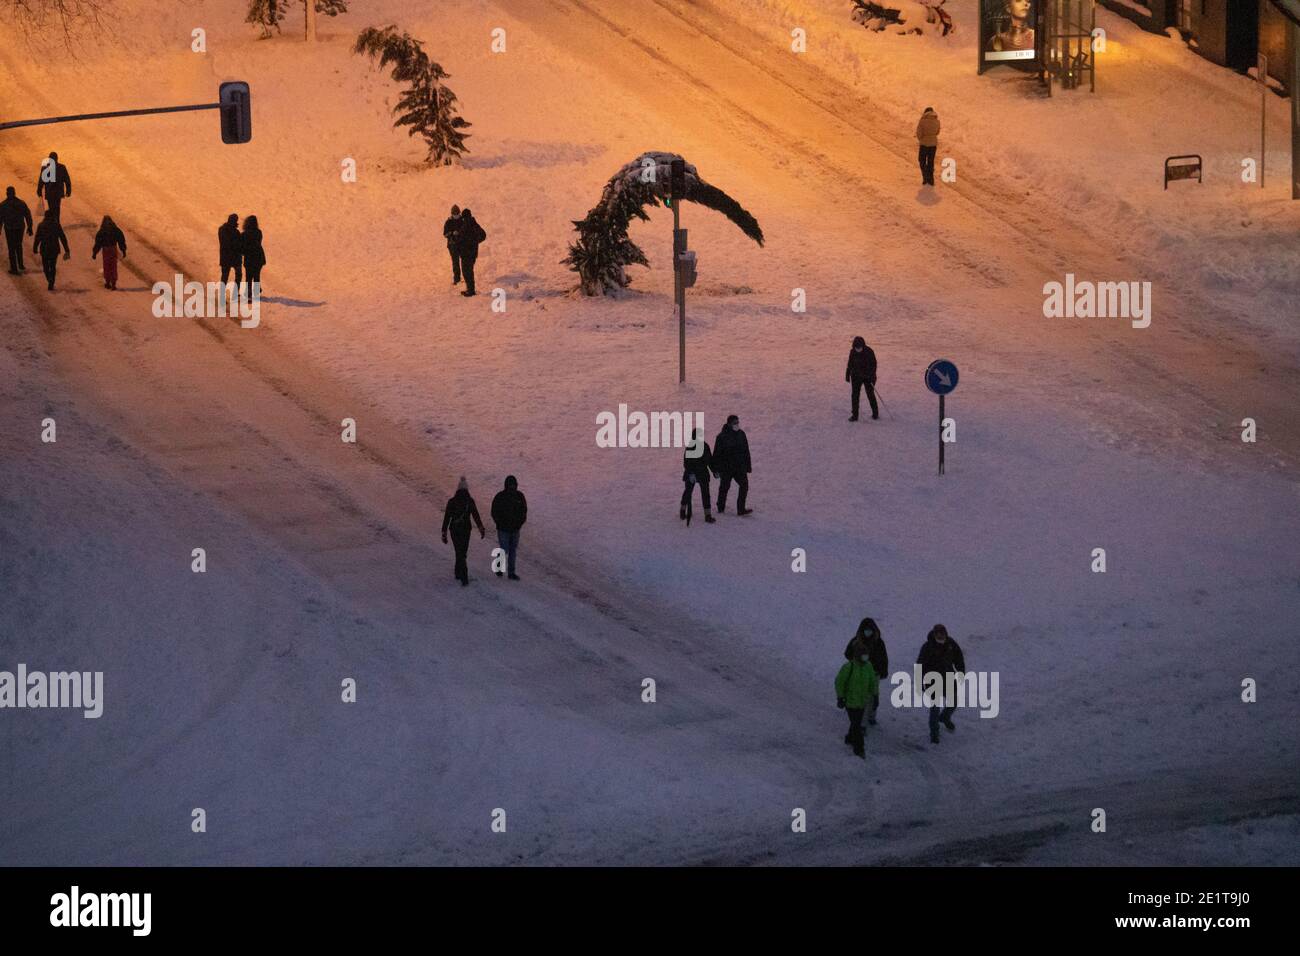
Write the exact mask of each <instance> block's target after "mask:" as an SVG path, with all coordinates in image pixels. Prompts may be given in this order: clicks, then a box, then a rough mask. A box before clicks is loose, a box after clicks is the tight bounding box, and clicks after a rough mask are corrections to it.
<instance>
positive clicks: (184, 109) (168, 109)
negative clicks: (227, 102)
mask: <svg viewBox="0 0 1300 956" xmlns="http://www.w3.org/2000/svg"><path fill="white" fill-rule="evenodd" d="M217 109H221V104H220V103H201V104H199V105H197V106H160V107H157V108H155V109H148V110H118V111H117V112H114V113H79V114H77V115H76V116H51V117H50V118H49V119H33V120H15V121H13V122H10V123H0V129H16V128H17V127H19V126H48V125H50V124H51V123H76V122H79V121H80V120H95V119H114V118H115V117H118V116H149V115H151V114H153V113H192V112H194V111H195V110H217Z"/></svg>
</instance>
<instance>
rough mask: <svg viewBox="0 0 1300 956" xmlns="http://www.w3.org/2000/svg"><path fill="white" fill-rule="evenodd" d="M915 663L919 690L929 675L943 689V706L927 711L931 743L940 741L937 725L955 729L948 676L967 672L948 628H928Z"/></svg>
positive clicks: (958, 648)
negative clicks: (928, 630)
mask: <svg viewBox="0 0 1300 956" xmlns="http://www.w3.org/2000/svg"><path fill="white" fill-rule="evenodd" d="M916 662H917V663H918V664H920V665H921V687H922V688H924V687H925V684H926V680H927V679H928V678H929V675H930V674H938V675H939V680H940V681H942V682H943V684H942V685H941V686H942V687H943V688H944V690H943V707H931V708H930V743H932V744H937V743H938V742H939V724H941V723H942V724H943V725H944V726H945V727H947V728H948V730H949V731H954V730H956V729H957V728H956V727H955V726H954V725H953V722H952V715H953V713H954V712H955V711H956V710H957V706H956V701H954V700H949V699H948V697H947V675H948V674H950V673H955V674H961V672H962V671H964V670H965V669H966V658H965V657H964V656H963V655H962V652H961V648H960V647H958V646H957V642H956V641H954V640H953V639H952V638H951V637H949V636H948V629H947V628H946V627H944V626H943V625H942V624H936V625H935V626H934V627H932V628H930V633H929V634H927V635H926V638H925V643H924V644H922V645H921V653H920V654H918V655H916Z"/></svg>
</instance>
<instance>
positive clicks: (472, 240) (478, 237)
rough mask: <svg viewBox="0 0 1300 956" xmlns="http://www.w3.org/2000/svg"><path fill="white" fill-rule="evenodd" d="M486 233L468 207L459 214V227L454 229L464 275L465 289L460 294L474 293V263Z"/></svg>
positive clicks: (461, 269)
mask: <svg viewBox="0 0 1300 956" xmlns="http://www.w3.org/2000/svg"><path fill="white" fill-rule="evenodd" d="M486 239H487V233H486V232H485V231H484V230H483V227H482V226H480V225H479V224H478V220H476V219H475V218H474V214H473V213H471V212H470V211H469V210H468V209H466V210H464V211H463V212H462V213H461V214H460V227H459V228H458V229H457V230H456V252H457V253H458V254H459V255H460V271H461V275H463V276H464V277H465V291H464V292H462V293H461V295H465V296H469V295H475V294H476V293H475V291H474V263H475V262H476V261H477V260H478V247H479V244H480V243H482V242H483V241H484V240H486Z"/></svg>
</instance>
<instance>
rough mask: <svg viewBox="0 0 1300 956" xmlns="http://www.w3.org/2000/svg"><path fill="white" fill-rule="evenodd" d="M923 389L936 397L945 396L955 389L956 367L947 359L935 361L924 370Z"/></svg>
mask: <svg viewBox="0 0 1300 956" xmlns="http://www.w3.org/2000/svg"><path fill="white" fill-rule="evenodd" d="M925 387H926V388H928V389H929V390H930V391H932V392H934V394H936V395H947V394H948V393H949V392H951V391H952V390H953V389H954V388H956V387H957V366H955V365H953V364H952V363H951V362H949V361H948V360H947V359H935V360H934V361H933V362H931V363H930V367H929V368H927V369H926V370H925Z"/></svg>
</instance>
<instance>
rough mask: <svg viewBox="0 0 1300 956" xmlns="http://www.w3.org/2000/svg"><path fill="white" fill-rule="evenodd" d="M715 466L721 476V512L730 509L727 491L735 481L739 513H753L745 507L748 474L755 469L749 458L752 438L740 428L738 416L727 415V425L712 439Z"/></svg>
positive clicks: (719, 497)
mask: <svg viewBox="0 0 1300 956" xmlns="http://www.w3.org/2000/svg"><path fill="white" fill-rule="evenodd" d="M713 465H714V468H715V469H716V470H717V475H718V514H722V513H723V512H724V511H726V510H727V491H728V490H729V489H730V488H731V483H732V481H735V483H736V488H737V489H739V492H738V494H737V496H736V514H738V515H747V514H750V513H751V510H752V509H750V508H746V507H745V497H746V496H747V495H748V494H749V473H750V472H751V471H753V470H754V469H753V468H752V467H751V463H750V460H749V439H748V438H746V437H745V433H744V432H743V431H741V428H740V418H739V417H738V416H736V415H728V416H727V424H726V425H724V426H723V427H722V431H720V432H718V437H717V438H715V439H713Z"/></svg>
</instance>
